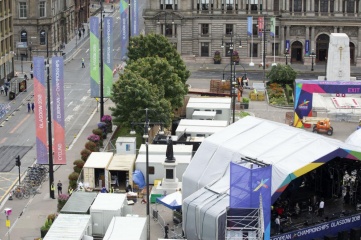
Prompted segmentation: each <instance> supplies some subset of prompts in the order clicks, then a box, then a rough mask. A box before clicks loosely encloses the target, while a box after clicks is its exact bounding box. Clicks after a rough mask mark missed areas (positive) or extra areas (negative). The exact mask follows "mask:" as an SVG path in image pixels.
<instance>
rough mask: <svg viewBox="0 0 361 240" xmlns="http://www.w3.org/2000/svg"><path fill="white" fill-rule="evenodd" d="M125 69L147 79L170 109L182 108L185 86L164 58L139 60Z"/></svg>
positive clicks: (185, 92)
mask: <svg viewBox="0 0 361 240" xmlns="http://www.w3.org/2000/svg"><path fill="white" fill-rule="evenodd" d="M127 69H128V70H130V71H132V72H134V73H137V74H138V75H139V76H140V77H142V78H145V79H147V80H148V82H149V83H150V84H151V85H153V87H154V88H158V91H159V96H164V98H165V99H166V100H168V101H169V102H170V103H171V107H172V109H176V108H178V107H181V106H183V99H184V96H185V95H186V94H187V86H186V85H185V84H184V83H182V81H181V79H180V77H179V76H178V75H177V74H176V73H175V72H174V68H173V67H172V66H171V65H170V64H169V63H168V61H167V60H166V59H165V58H159V57H158V56H155V57H145V58H139V59H137V60H136V61H132V62H131V63H130V64H129V65H127Z"/></svg>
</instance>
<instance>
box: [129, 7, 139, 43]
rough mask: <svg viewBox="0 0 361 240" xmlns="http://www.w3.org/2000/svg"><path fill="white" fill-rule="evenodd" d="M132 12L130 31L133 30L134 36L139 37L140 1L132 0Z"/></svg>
mask: <svg viewBox="0 0 361 240" xmlns="http://www.w3.org/2000/svg"><path fill="white" fill-rule="evenodd" d="M130 6H131V10H132V14H131V21H132V24H131V26H132V27H131V28H132V29H129V30H131V33H132V36H138V35H139V5H138V0H132V2H131V4H130Z"/></svg>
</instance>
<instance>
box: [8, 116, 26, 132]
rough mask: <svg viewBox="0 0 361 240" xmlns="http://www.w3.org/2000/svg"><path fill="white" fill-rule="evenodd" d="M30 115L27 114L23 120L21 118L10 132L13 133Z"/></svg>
mask: <svg viewBox="0 0 361 240" xmlns="http://www.w3.org/2000/svg"><path fill="white" fill-rule="evenodd" d="M30 116H31V115H30V114H29V115H27V116H26V117H25V118H24V119H23V120H21V122H19V124H18V125H16V126H15V127H14V128H13V130H11V131H10V133H14V132H15V131H16V130H17V129H18V128H19V127H20V126H21V125H22V124H23V123H24V122H25V121H26V120H28V118H29V117H30Z"/></svg>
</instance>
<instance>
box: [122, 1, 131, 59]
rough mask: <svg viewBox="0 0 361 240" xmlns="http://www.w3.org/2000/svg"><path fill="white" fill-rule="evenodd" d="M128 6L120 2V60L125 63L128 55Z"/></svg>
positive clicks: (124, 2)
mask: <svg viewBox="0 0 361 240" xmlns="http://www.w3.org/2000/svg"><path fill="white" fill-rule="evenodd" d="M128 15H129V5H128V3H127V2H126V1H125V0H120V35H121V36H120V39H121V41H120V42H121V47H120V60H121V61H125V60H126V56H127V53H128V42H129V24H128V21H129V20H128Z"/></svg>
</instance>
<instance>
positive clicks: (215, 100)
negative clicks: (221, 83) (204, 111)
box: [188, 97, 232, 104]
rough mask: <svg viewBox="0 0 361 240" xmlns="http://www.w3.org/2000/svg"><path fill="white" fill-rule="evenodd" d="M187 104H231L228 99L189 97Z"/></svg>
mask: <svg viewBox="0 0 361 240" xmlns="http://www.w3.org/2000/svg"><path fill="white" fill-rule="evenodd" d="M188 103H226V104H231V103H232V99H231V98H230V97H190V98H189V100H188Z"/></svg>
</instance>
